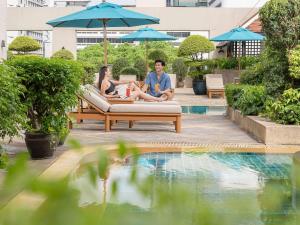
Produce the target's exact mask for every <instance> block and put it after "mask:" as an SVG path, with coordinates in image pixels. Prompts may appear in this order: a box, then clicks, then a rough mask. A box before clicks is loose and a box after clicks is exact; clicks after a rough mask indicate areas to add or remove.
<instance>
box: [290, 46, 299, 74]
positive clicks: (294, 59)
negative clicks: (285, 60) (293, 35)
mask: <svg viewBox="0 0 300 225" xmlns="http://www.w3.org/2000/svg"><path fill="white" fill-rule="evenodd" d="M289 63H290V67H289V70H290V75H291V77H293V78H296V79H300V45H298V46H297V47H296V48H295V49H293V50H292V51H291V52H290V55H289Z"/></svg>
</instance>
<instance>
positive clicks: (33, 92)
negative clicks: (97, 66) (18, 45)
mask: <svg viewBox="0 0 300 225" xmlns="http://www.w3.org/2000/svg"><path fill="white" fill-rule="evenodd" d="M8 63H9V65H11V66H13V67H15V68H16V71H17V76H18V77H19V78H20V79H22V84H23V85H24V87H25V88H26V90H25V91H24V92H23V94H22V102H23V104H25V105H26V106H27V107H28V112H27V115H28V119H29V123H28V125H29V130H32V131H41V132H44V133H51V132H56V133H58V132H59V131H60V130H61V128H62V125H63V122H64V121H63V117H64V116H65V114H66V112H68V110H70V108H71V107H74V106H76V105H77V96H76V93H77V92H78V91H79V86H80V82H81V80H82V75H83V68H82V67H81V66H80V64H78V63H77V62H75V61H70V60H63V59H46V58H41V57H37V56H22V57H16V58H14V59H12V60H10V61H8Z"/></svg>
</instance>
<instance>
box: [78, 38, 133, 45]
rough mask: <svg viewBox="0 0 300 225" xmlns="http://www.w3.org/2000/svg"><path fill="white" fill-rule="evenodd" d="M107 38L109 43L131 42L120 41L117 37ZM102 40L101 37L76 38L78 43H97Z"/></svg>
mask: <svg viewBox="0 0 300 225" xmlns="http://www.w3.org/2000/svg"><path fill="white" fill-rule="evenodd" d="M107 40H108V42H109V43H112V44H120V43H124V42H129V43H133V42H132V41H122V40H121V39H119V38H107ZM103 41H104V39H103V38H77V43H78V44H97V43H101V42H103Z"/></svg>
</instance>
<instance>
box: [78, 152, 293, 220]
mask: <svg viewBox="0 0 300 225" xmlns="http://www.w3.org/2000/svg"><path fill="white" fill-rule="evenodd" d="M291 166H292V156H291V155H287V154H282V155H278V154H276V155H275V154H274V155H273V154H255V153H192V152H190V153H189V152H187V153H146V154H142V155H141V156H140V158H139V161H138V179H139V180H142V179H145V178H147V177H148V176H149V175H154V177H155V178H156V179H155V180H156V182H160V181H163V182H164V183H166V184H167V185H166V189H168V188H172V186H173V185H175V184H177V183H185V184H188V186H189V187H190V188H191V189H192V190H194V191H195V192H196V193H201V194H202V195H203V196H204V197H205V198H206V199H207V200H208V201H209V202H211V203H215V204H216V205H217V204H218V203H220V202H222V201H224V200H226V199H228V198H239V197H241V196H247V199H248V198H249V205H251V207H252V208H254V209H255V210H256V211H257V214H256V215H254V218H253V221H252V222H253V223H252V224H261V222H262V221H264V220H266V218H267V219H268V215H269V214H270V212H269V211H268V210H267V209H266V207H265V206H262V205H263V204H264V203H263V200H262V199H264V198H266V196H265V195H264V194H263V191H264V190H265V189H266V188H267V187H268V185H269V184H272V183H277V184H279V185H280V186H281V189H282V190H289V189H290V172H291ZM131 169H132V166H131V163H130V159H129V160H128V162H127V163H126V164H125V165H114V166H113V167H112V168H111V169H110V174H109V178H108V179H107V181H106V184H104V183H103V181H102V180H99V181H98V183H97V184H96V187H94V186H93V185H92V184H89V183H88V182H86V181H87V180H88V176H87V175H86V176H81V177H79V178H77V179H76V180H75V181H74V183H75V185H76V186H77V187H78V188H79V189H80V190H81V199H80V204H81V205H87V204H92V203H98V204H100V203H101V202H102V201H103V191H104V188H108V187H110V186H111V184H112V183H113V182H114V181H117V182H118V189H119V192H118V194H117V196H116V197H112V193H111V190H110V189H109V188H108V190H107V193H106V201H107V202H110V203H118V204H121V203H129V204H131V205H135V206H138V207H140V208H142V209H149V208H150V207H151V205H152V204H153V198H149V197H148V198H147V197H145V196H143V195H142V194H140V193H139V191H138V190H137V188H136V186H135V185H133V184H132V183H131V182H130V181H129V177H130V175H131ZM287 192H288V191H287ZM283 193H286V192H283ZM267 197H268V196H267ZM286 198H287V200H286V201H285V203H286V204H285V206H283V207H282V208H280V209H279V212H278V210H277V211H276V212H272V213H271V214H272V215H273V214H274V213H275V214H281V213H282V214H285V213H286V212H288V211H289V208H290V207H291V205H290V202H291V200H290V199H289V198H290V195H289V194H288V195H287V196H286ZM262 208H263V210H262ZM273 211H274V210H273Z"/></svg>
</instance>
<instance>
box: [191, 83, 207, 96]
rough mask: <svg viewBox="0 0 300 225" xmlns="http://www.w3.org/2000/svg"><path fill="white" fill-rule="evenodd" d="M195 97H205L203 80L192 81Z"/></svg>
mask: <svg viewBox="0 0 300 225" xmlns="http://www.w3.org/2000/svg"><path fill="white" fill-rule="evenodd" d="M193 90H194V93H195V95H206V83H205V81H204V80H193Z"/></svg>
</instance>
